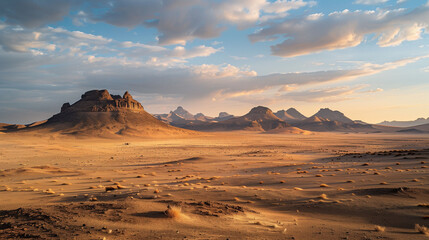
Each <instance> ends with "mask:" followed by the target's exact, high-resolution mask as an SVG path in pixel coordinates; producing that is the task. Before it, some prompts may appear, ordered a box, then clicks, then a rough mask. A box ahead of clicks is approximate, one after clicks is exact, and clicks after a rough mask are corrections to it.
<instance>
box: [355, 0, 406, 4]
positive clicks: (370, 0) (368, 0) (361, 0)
mask: <svg viewBox="0 0 429 240" xmlns="http://www.w3.org/2000/svg"><path fill="white" fill-rule="evenodd" d="M387 1H388V0H356V1H355V3H356V4H365V5H376V4H381V3H385V2H387ZM399 1H401V0H399Z"/></svg>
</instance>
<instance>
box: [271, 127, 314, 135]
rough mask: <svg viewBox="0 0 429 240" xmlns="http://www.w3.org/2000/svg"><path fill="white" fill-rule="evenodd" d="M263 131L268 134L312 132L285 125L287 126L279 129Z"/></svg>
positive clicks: (307, 133) (308, 133)
mask: <svg viewBox="0 0 429 240" xmlns="http://www.w3.org/2000/svg"><path fill="white" fill-rule="evenodd" d="M265 133H268V134H301V135H311V134H314V133H313V132H311V131H307V130H302V129H300V128H297V127H287V128H281V129H273V130H270V131H267V132H265Z"/></svg>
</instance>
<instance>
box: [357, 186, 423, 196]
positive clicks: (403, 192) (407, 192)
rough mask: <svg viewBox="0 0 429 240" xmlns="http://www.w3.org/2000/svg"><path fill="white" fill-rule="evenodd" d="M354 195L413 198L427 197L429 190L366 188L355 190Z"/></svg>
mask: <svg viewBox="0 0 429 240" xmlns="http://www.w3.org/2000/svg"><path fill="white" fill-rule="evenodd" d="M354 193H355V194H356V195H373V196H378V195H393V196H398V197H415V196H416V195H419V196H421V195H425V196H428V197H429V190H428V189H424V188H409V187H400V188H368V189H359V190H355V191H354Z"/></svg>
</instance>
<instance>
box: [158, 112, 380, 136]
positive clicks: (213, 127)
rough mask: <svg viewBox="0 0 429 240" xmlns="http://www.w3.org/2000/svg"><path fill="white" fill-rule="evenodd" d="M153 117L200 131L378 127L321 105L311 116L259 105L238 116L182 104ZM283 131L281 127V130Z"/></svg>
mask: <svg viewBox="0 0 429 240" xmlns="http://www.w3.org/2000/svg"><path fill="white" fill-rule="evenodd" d="M155 117H157V118H158V119H160V120H162V121H164V122H167V123H169V124H171V125H173V126H176V127H180V128H186V129H192V130H202V131H229V130H254V131H265V132H270V131H273V130H276V132H282V131H281V130H280V129H288V130H287V131H289V130H291V128H294V130H293V132H296V131H298V132H299V131H320V132H326V131H350V132H377V131H380V128H375V127H374V126H373V125H370V124H367V123H364V122H362V121H353V120H351V119H350V118H348V117H346V116H345V115H344V114H343V113H341V112H339V111H333V110H330V109H329V108H322V109H320V110H319V111H318V112H317V113H316V114H314V115H313V116H311V117H306V116H304V115H303V114H301V113H300V112H299V111H298V110H296V109H295V108H289V109H288V110H280V111H277V112H275V113H273V112H272V111H271V110H270V109H269V108H267V107H263V106H258V107H255V108H252V109H251V110H250V111H249V113H247V114H246V115H244V116H241V117H235V116H233V115H230V114H228V113H225V112H223V113H220V114H219V116H218V117H208V116H205V115H203V114H202V113H198V114H196V115H192V114H191V113H189V112H188V111H187V110H185V109H184V108H183V107H178V108H177V109H176V110H174V111H171V112H170V113H169V114H156V115H155ZM283 132H284V131H283Z"/></svg>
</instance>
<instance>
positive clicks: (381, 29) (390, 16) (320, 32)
mask: <svg viewBox="0 0 429 240" xmlns="http://www.w3.org/2000/svg"><path fill="white" fill-rule="evenodd" d="M427 16H429V5H424V6H420V7H418V8H416V9H414V10H413V11H410V12H408V11H406V10H405V9H396V10H390V11H389V10H382V9H378V10H377V11H353V12H352V11H349V10H347V9H346V10H344V11H341V12H333V13H330V14H329V15H328V16H317V17H315V16H314V15H310V16H307V17H301V18H295V19H288V20H285V21H283V22H271V23H269V24H266V25H265V26H264V27H263V28H262V29H260V30H259V31H257V32H256V33H253V34H251V35H249V38H250V40H251V41H252V42H258V41H272V40H275V39H281V38H286V39H285V40H284V41H283V42H281V43H279V44H276V45H273V46H271V51H272V54H274V55H277V56H282V57H294V56H300V55H306V54H310V53H315V52H321V51H326V50H335V49H343V48H349V47H355V46H357V45H359V44H361V43H362V42H363V41H364V39H365V36H367V35H370V34H373V35H374V39H376V40H377V44H378V45H379V46H380V47H391V46H397V45H399V44H401V43H402V42H404V41H415V40H417V39H420V38H421V35H422V34H424V33H427V32H428V26H429V18H428V17H427Z"/></svg>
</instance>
